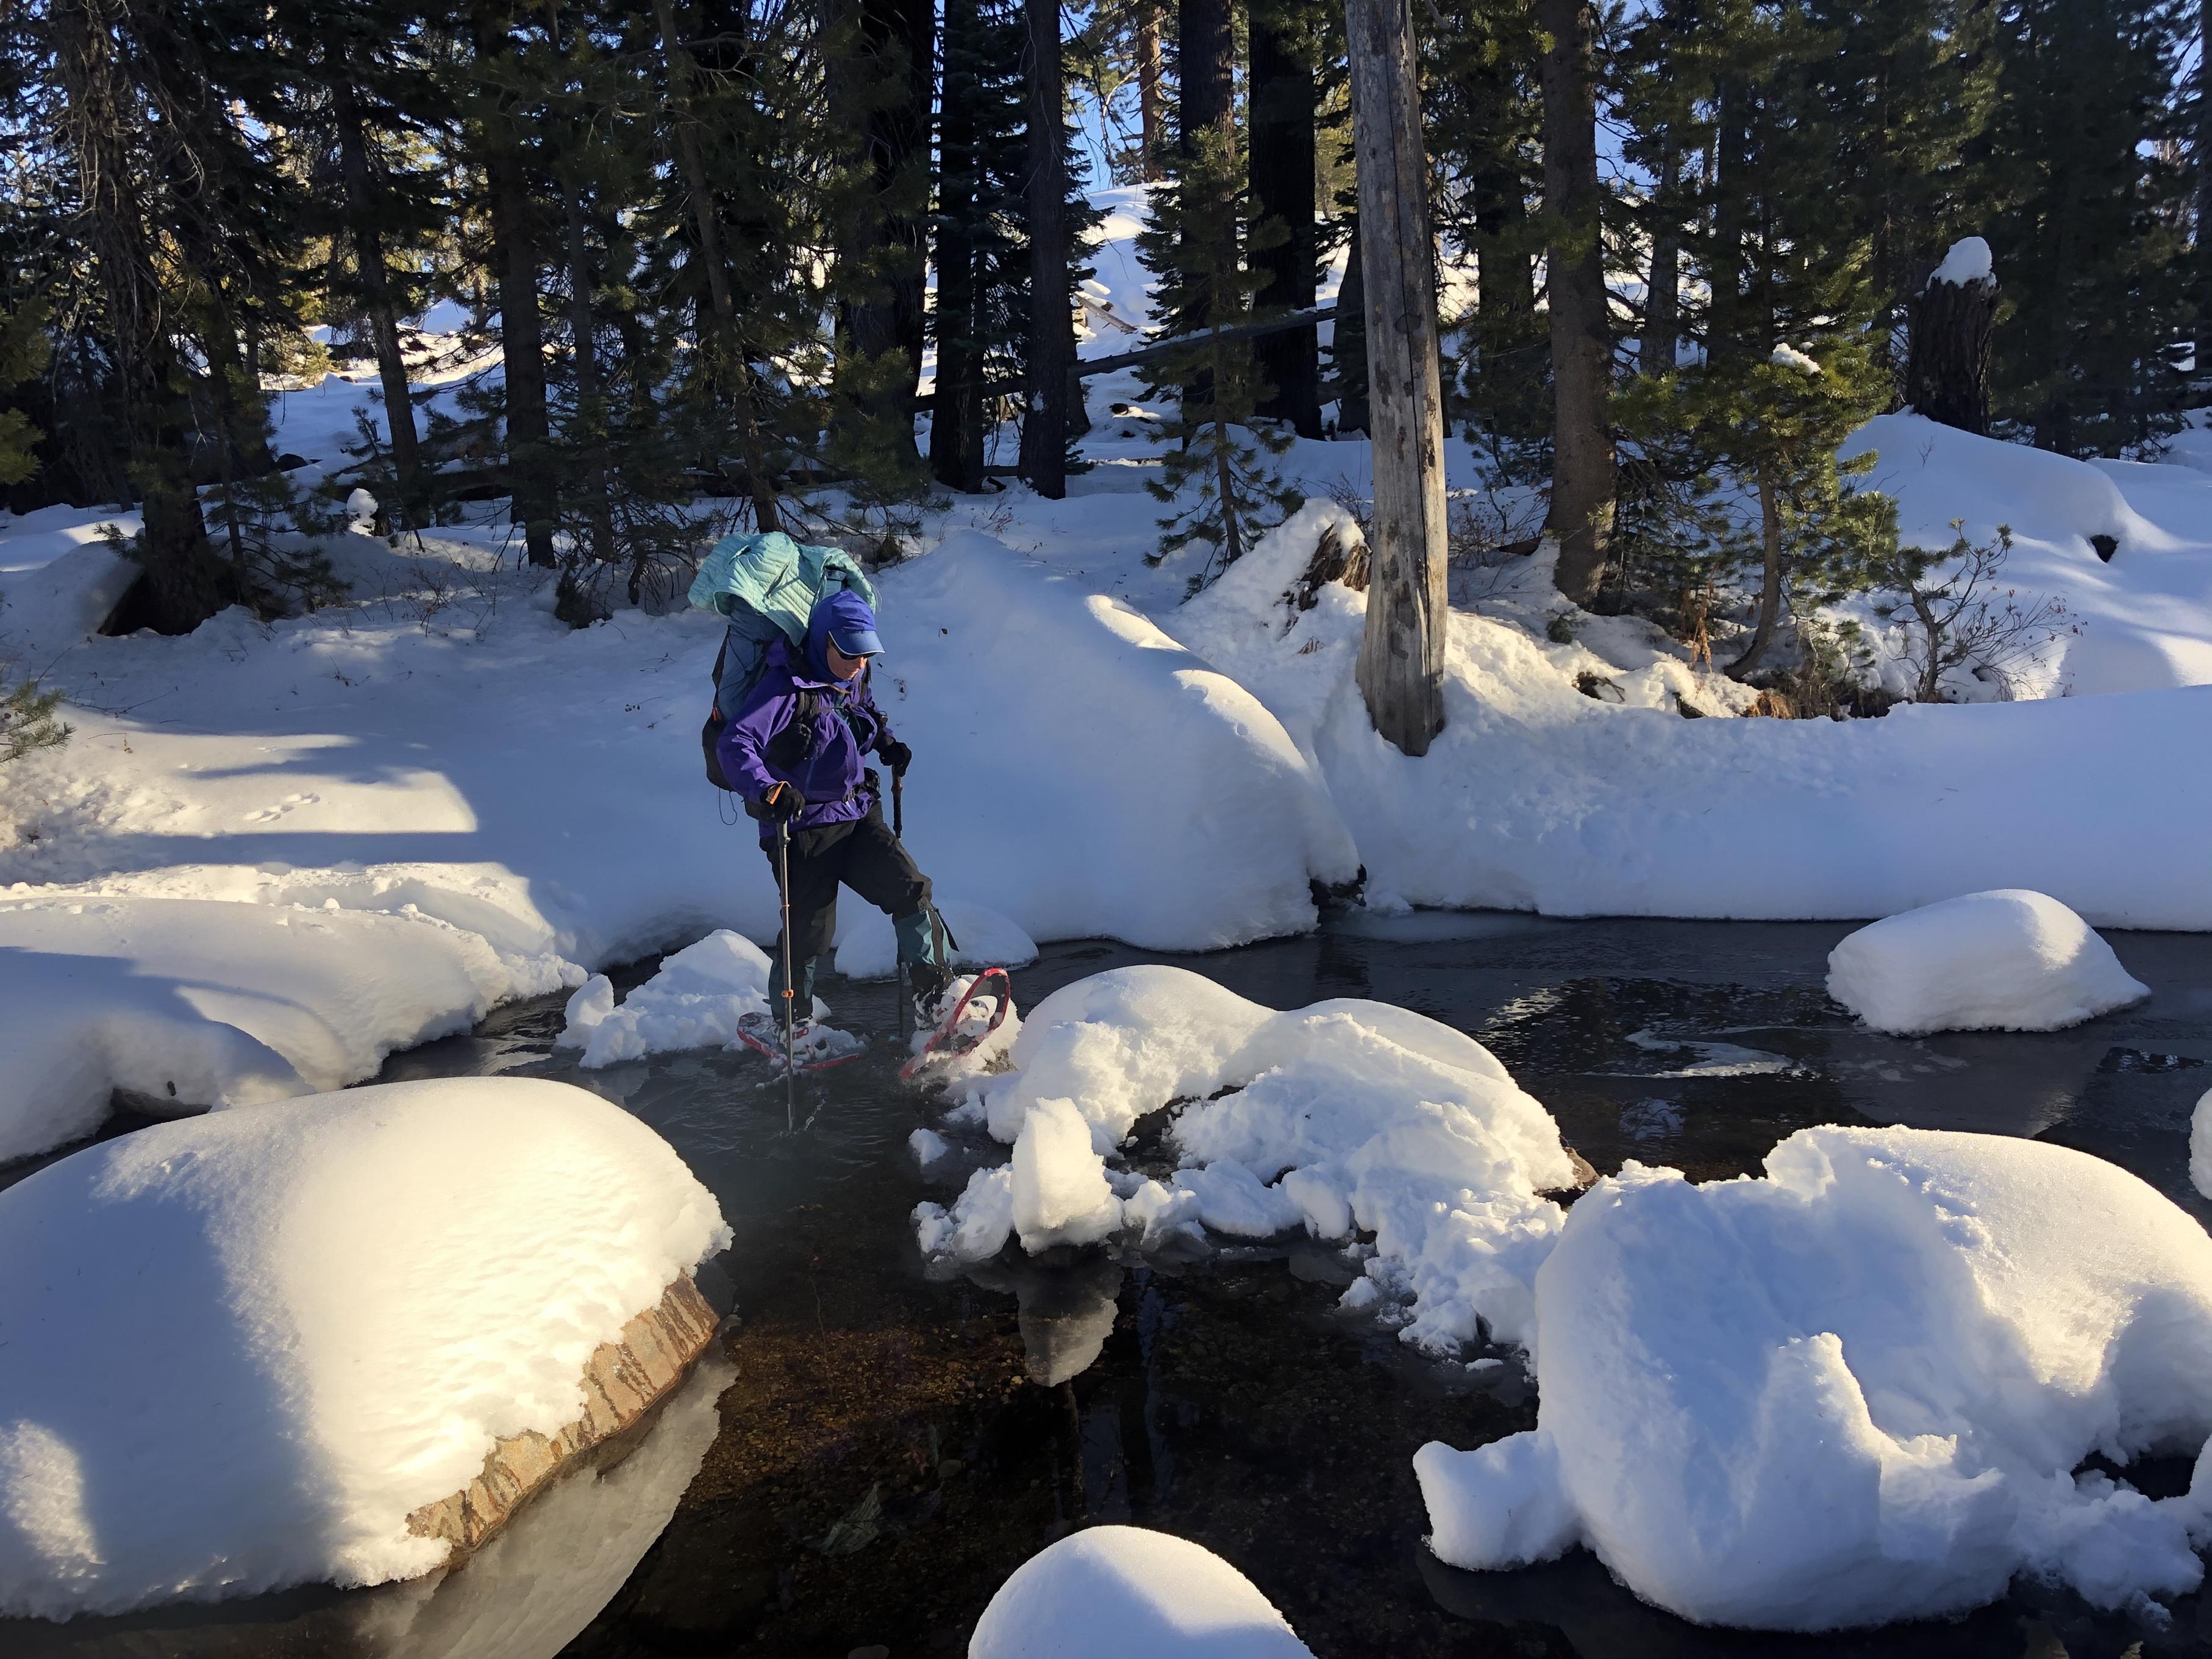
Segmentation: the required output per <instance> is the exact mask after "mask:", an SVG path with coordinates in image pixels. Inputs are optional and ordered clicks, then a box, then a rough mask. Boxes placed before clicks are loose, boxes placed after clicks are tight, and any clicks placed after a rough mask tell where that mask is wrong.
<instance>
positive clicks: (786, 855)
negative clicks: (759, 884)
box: [775, 818, 799, 1133]
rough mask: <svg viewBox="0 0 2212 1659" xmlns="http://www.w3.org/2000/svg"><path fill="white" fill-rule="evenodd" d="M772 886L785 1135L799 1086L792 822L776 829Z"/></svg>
mask: <svg viewBox="0 0 2212 1659" xmlns="http://www.w3.org/2000/svg"><path fill="white" fill-rule="evenodd" d="M775 884H776V887H777V888H778V890H780V891H781V895H782V900H783V939H782V944H783V1127H784V1132H785V1133H790V1132H791V1130H792V1128H793V1125H794V1124H795V1122H796V1121H797V1120H798V1116H799V1112H798V1109H797V1108H796V1107H795V1106H794V1105H793V1103H792V1101H793V1095H794V1093H795V1092H796V1091H797V1088H798V1085H797V1083H796V1082H795V1081H794V1078H793V1071H794V1062H793V1057H792V1049H793V1046H794V1044H795V1042H796V1041H797V1039H796V1037H795V1036H793V1022H792V1007H793V999H794V998H795V997H796V996H797V995H798V993H797V992H796V991H794V990H793V988H792V985H791V821H790V820H789V819H788V818H781V819H778V820H777V822H776V826H775Z"/></svg>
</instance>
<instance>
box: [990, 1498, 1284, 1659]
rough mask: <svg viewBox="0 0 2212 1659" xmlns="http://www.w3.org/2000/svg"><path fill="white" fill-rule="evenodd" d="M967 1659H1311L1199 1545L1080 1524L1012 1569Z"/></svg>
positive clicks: (1261, 1602)
mask: <svg viewBox="0 0 2212 1659" xmlns="http://www.w3.org/2000/svg"><path fill="white" fill-rule="evenodd" d="M968 1653H969V1659H1130V1656H1133V1655H1137V1654H1142V1655H1144V1656H1146V1659H1313V1654H1312V1650H1310V1649H1309V1648H1308V1647H1307V1646H1306V1644H1304V1643H1303V1642H1301V1641H1299V1640H1298V1638H1297V1632H1294V1631H1292V1630H1291V1626H1290V1621H1289V1620H1286V1619H1285V1618H1284V1617H1283V1615H1282V1614H1281V1613H1278V1612H1277V1611H1276V1610H1275V1606H1274V1603H1273V1602H1272V1601H1268V1600H1267V1597H1266V1596H1264V1595H1261V1594H1260V1592H1259V1590H1258V1589H1257V1588H1256V1587H1255V1586H1254V1584H1253V1583H1252V1581H1251V1580H1250V1579H1249V1578H1247V1577H1245V1576H1244V1575H1243V1573H1241V1572H1239V1571H1237V1569H1236V1568H1234V1567H1232V1566H1231V1565H1229V1564H1228V1563H1227V1562H1226V1561H1225V1560H1223V1559H1221V1558H1220V1557H1219V1556H1218V1555H1216V1554H1214V1553H1213V1552H1212V1551H1211V1550H1209V1549H1207V1548H1206V1547H1205V1546H1203V1545H1201V1544H1194V1543H1192V1542H1191V1541H1189V1540H1188V1539H1184V1538H1177V1537H1175V1536H1173V1535H1172V1534H1168V1533H1164V1532H1152V1531H1149V1530H1147V1529H1146V1528H1142V1527H1110V1526H1109V1527H1087V1528H1085V1529H1084V1530H1083V1531H1081V1532H1079V1533H1076V1534H1073V1535H1072V1536H1070V1537H1066V1538H1063V1539H1061V1540H1060V1541H1059V1542H1058V1543H1056V1544H1053V1545H1051V1546H1049V1547H1047V1548H1045V1549H1044V1550H1042V1551H1041V1552H1039V1553H1037V1554H1036V1555H1033V1556H1031V1557H1030V1559H1028V1560H1026V1561H1024V1562H1023V1563H1022V1565H1020V1566H1018V1567H1017V1568H1016V1569H1015V1570H1014V1573H1013V1576H1012V1577H1010V1578H1008V1579H1007V1580H1006V1583H1003V1584H1001V1585H1000V1587H999V1593H998V1594H997V1595H994V1596H993V1597H992V1598H991V1602H990V1605H989V1606H988V1607H985V1608H984V1609H983V1616H982V1617H981V1619H979V1620H976V1622H975V1635H974V1636H973V1637H972V1638H969V1644H968Z"/></svg>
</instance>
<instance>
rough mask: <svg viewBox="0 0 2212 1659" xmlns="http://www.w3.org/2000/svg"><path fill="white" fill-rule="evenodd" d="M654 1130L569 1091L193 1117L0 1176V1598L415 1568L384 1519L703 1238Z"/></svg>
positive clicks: (710, 1231)
mask: <svg viewBox="0 0 2212 1659" xmlns="http://www.w3.org/2000/svg"><path fill="white" fill-rule="evenodd" d="M729 1237H730V1234H729V1230H728V1229H727V1228H726V1226H725V1225H723V1222H722V1218H721V1215H720V1211H719V1210H718V1208H717V1206H716V1205H715V1202H714V1198H713V1196H712V1195H711V1194H709V1193H708V1191H707V1189H706V1188H703V1187H702V1186H701V1185H700V1184H699V1182H697V1180H696V1179H695V1178H694V1177H693V1176H692V1174H691V1172H690V1170H688V1169H686V1168H685V1167H684V1163H683V1160H682V1159H680V1158H678V1157H677V1155H676V1154H675V1152H673V1151H672V1150H671V1149H670V1147H669V1146H668V1145H667V1143H665V1141H663V1140H662V1139H660V1138H659V1136H658V1135H656V1134H655V1133H653V1131H652V1130H651V1129H649V1128H647V1127H646V1126H645V1125H644V1124H642V1123H641V1122H640V1121H638V1120H637V1119H635V1117H632V1116H631V1115H629V1113H627V1112H624V1111H623V1110H622V1109H620V1108H619V1107H617V1106H614V1105H612V1104H610V1103H608V1102H606V1101H604V1100H601V1099H600V1098H599V1097H598V1096H596V1095H592V1094H590V1093H587V1092H586V1091H583V1090H581V1089H577V1088H574V1087H571V1086H569V1085H566V1084H560V1083H551V1082H544V1081H533V1080H527V1079H460V1080H453V1081H443V1082H435V1083H401V1084H390V1085H382V1086H380V1087H375V1088H370V1089H362V1090H355V1091H347V1092H345V1093H343V1094H337V1095H325V1096H314V1097H308V1098H306V1099H302V1100H295V1101H288V1102H283V1103H271V1104H261V1105H255V1106H249V1107H243V1108H240V1109H234V1110H223V1111H216V1112H212V1113H210V1114H208V1115H205V1116H203V1117H198V1118H195V1119H191V1120H189V1121H182V1122H173V1123H164V1124H157V1125H155V1126H154V1127H150V1128H148V1129H144V1130H142V1131H141V1132H139V1133H136V1134H132V1135H128V1136H125V1137H123V1138H122V1139H116V1140H111V1141H106V1142H104V1143H102V1144H100V1145H99V1146H93V1147H88V1148H87V1149H85V1150H83V1151H81V1152H77V1153H76V1154H75V1155H73V1156H71V1157H70V1158H64V1159H62V1160H61V1161H59V1162H58V1163H56V1164H51V1165H49V1166H48V1167H47V1168H46V1169H44V1170H40V1171H38V1172H37V1173H36V1174H34V1175H33V1176H29V1177H28V1178H27V1179H26V1180H24V1181H21V1182H17V1183H16V1184H15V1185H14V1186H12V1187H9V1188H6V1189H5V1190H0V1261H6V1262H7V1263H8V1264H9V1269H8V1272H7V1273H5V1274H4V1275H0V1330H4V1331H5V1332H6V1333H7V1340H5V1341H4V1342H0V1614H8V1615H22V1614H27V1615H33V1616H40V1617H46V1618H66V1617H68V1616H69V1615H70V1614H72V1613H82V1612H99V1613H112V1612H119V1611H122V1610H125V1609H127V1608H130V1607H139V1606H143V1605H147V1604H149V1603H154V1602H159V1601H172V1600H177V1599H188V1600H200V1601H209V1600H214V1599H216V1598H218V1597H222V1596H231V1595H252V1594H253V1593H255V1592H257V1591H259V1590H264V1589H276V1588H279V1587H282V1586H284V1585H288V1584H297V1583H316V1582H325V1583H336V1584H339V1585H360V1584H374V1583H383V1582H385V1581H386V1580H390V1579H394V1578H405V1577H414V1576H416V1575H417V1574H420V1573H422V1572H426V1571H431V1570H433V1569H435V1568H436V1567H438V1566H440V1565H442V1564H443V1563H444V1562H445V1561H446V1559H447V1553H448V1548H449V1547H448V1545H447V1542H446V1541H445V1540H444V1539H442V1538H438V1537H430V1536H423V1535H420V1534H416V1533H414V1532H412V1531H410V1528H409V1525H408V1517H409V1516H410V1514H412V1513H413V1512H414V1511H415V1510H417V1509H419V1508H421V1507H422V1506H423V1505H425V1504H433V1503H435V1502H437V1501H438V1500H440V1499H441V1498H447V1497H448V1496H449V1495H451V1494H453V1493H455V1492H459V1491H460V1490H462V1489H463V1488H464V1487H465V1486H467V1485H468V1483H469V1482H470V1481H471V1480H473V1479H474V1478H475V1477H476V1476H477V1474H480V1473H481V1472H482V1470H483V1465H484V1459H485V1455H486V1454H487V1453H489V1451H490V1450H491V1449H492V1448H493V1445H494V1443H495V1442H496V1441H497V1440H499V1439H501V1437H506V1436H509V1435H514V1434H520V1433H521V1432H523V1431H537V1432H538V1433H540V1434H544V1435H547V1436H551V1435H553V1434H555V1433H556V1432H557V1431H560V1430H561V1429H562V1427H564V1426H565V1425H568V1424H570V1423H572V1422H574V1421H575V1420H577V1419H579V1418H580V1417H581V1416H582V1415H583V1411H584V1406H585V1398H584V1392H583V1388H582V1382H583V1377H584V1371H585V1366H586V1363H587V1362H588V1361H589V1360H590V1358H591V1357H592V1353H593V1352H594V1351H595V1350H596V1349H597V1348H598V1347H599V1346H600V1344H602V1343H605V1342H609V1341H612V1340H616V1339H617V1337H619V1336H620V1334H622V1330H623V1326H624V1324H625V1323H626V1322H628V1321H629V1320H630V1319H631V1318H632V1317H634V1316H636V1315H638V1314H640V1313H642V1312H645V1311H647V1310H650V1309H653V1307H655V1306H656V1305H658V1304H659V1301H660V1299H661V1295H662V1292H663V1291H665V1289H666V1287H667V1286H668V1285H670V1284H671V1282H673V1281H674V1280H675V1279H678V1277H679V1276H680V1275H682V1274H684V1273H687V1272H689V1271H690V1269H691V1268H692V1267H694V1266H696V1264H697V1263H698V1262H700V1261H702V1260H703V1259H704V1258H706V1257H707V1256H708V1255H712V1254H713V1253H714V1252H715V1251H717V1250H720V1249H723V1248H724V1247H725V1246H726V1245H727V1243H729Z"/></svg>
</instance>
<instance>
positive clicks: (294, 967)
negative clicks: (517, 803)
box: [0, 893, 580, 1162]
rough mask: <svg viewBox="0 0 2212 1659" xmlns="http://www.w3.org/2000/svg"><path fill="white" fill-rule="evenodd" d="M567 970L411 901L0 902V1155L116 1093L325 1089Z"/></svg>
mask: <svg viewBox="0 0 2212 1659" xmlns="http://www.w3.org/2000/svg"><path fill="white" fill-rule="evenodd" d="M483 925H484V926H486V927H491V926H492V924H491V923H489V922H486V923H484V924H483ZM495 931H496V930H495ZM577 977H580V974H579V971H578V970H577V969H574V968H572V967H571V966H570V965H569V964H568V963H566V962H565V961H563V960H562V957H560V956H559V955H558V954H557V953H556V952H554V951H547V950H543V949H538V950H532V949H529V948H527V947H526V946H525V947H523V948H518V949H505V948H501V945H499V944H495V942H494V941H493V940H492V939H489V938H487V937H486V936H485V935H484V934H483V933H477V932H474V931H472V930H471V929H469V928H467V927H455V926H453V924H452V923H450V922H447V921H441V920H440V919H439V918H437V917H435V916H434V915H426V914H425V913H424V912H423V911H422V909H421V908H419V907H417V906H416V905H415V904H414V903H412V902H404V903H400V904H398V905H397V906H396V908H393V909H392V910H366V909H341V908H338V902H337V899H336V898H330V899H326V900H325V901H324V903H323V905H322V906H319V907H310V906H308V905H306V904H296V903H295V904H275V903H225V902H210V901H208V900H204V899H183V898H166V897H141V896H131V895H124V894H117V895H113V896H97V895H88V894H82V893H77V894H73V895H54V896H42V897H23V898H17V897H15V896H13V895H6V896H0V1053H4V1054H6V1055H7V1056H8V1064H7V1065H6V1066H4V1067H0V1162H4V1161H5V1160H7V1159H9V1158H21V1157H25V1156H27V1155H28V1154H30V1153H33V1152H42V1151H45V1150H46V1149H47V1148H48V1147H52V1146H60V1145H63V1144H64V1143H65V1142H67V1141H70V1140H73V1139H77V1138H78V1137H80V1136H82V1135H86V1134H89V1133H91V1132H92V1131H93V1130H94V1129H95V1128H97V1127H99V1125H100V1120H101V1119H103V1118H104V1117H106V1115H107V1111H108V1105H109V1101H110V1099H111V1097H112V1095H113V1093H114V1091H116V1090H118V1089H123V1090H127V1091H131V1093H133V1094H135V1095H137V1096H138V1097H141V1098H142V1100H143V1102H144V1103H146V1104H148V1105H149V1106H152V1107H154V1108H155V1109H163V1108H170V1107H173V1108H174V1109H176V1110H178V1111H180V1112H182V1111H190V1110H192V1109H197V1108H200V1107H205V1106H222V1105H228V1106H236V1105H245V1104H249V1103H253V1102H257V1101H265V1100H276V1099H283V1098H284V1097H288V1096H292V1095H303V1094H308V1093H311V1092H313V1091H317V1090H326V1089H336V1088H338V1087H340V1086H342V1085H345V1084H349V1083H353V1082H357V1081H358V1080H360V1079H362V1078H366V1077H372V1076H374V1075H375V1073H376V1070H377V1067H378V1066H380V1065H381V1064H382V1063H383V1060H384V1057H385V1055H386V1054H389V1053H391V1052H392V1050H393V1049H395V1048H409V1047H411V1046H412V1045H414V1044H416V1043H418V1042H428V1041H429V1040H430V1039H431V1038H433V1037H438V1036H446V1035H447V1034H449V1033H451V1032H453V1031H461V1030H467V1029H468V1028H469V1026H470V1025H471V1024H474V1023H475V1022H476V1021H477V1020H478V1019H481V1018H483V1016H484V1014H485V1013H487V1012H489V1011H490V1010H491V1009H492V1008H493V1007H494V1006H496V1005H497V1004H499V1003H501V1002H504V1001H507V1000H510V999H512V998H514V997H521V996H536V995H540V994H544V993H546V992H549V991H554V990H558V989H559V988H560V987H562V985H563V984H567V983H573V982H574V980H575V979H576V978H577Z"/></svg>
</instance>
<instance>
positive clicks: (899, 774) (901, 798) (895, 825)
mask: <svg viewBox="0 0 2212 1659" xmlns="http://www.w3.org/2000/svg"><path fill="white" fill-rule="evenodd" d="M891 834H892V836H894V837H896V839H898V840H900V841H904V840H905V839H906V774H905V773H904V772H903V771H902V770H901V769H899V768H897V767H896V766H895V767H893V768H892V769H891Z"/></svg>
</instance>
